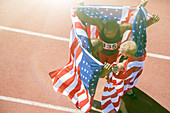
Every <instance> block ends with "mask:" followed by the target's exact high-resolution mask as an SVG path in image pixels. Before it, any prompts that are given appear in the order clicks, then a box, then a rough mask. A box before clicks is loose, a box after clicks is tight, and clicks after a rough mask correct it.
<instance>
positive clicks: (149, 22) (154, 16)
mask: <svg viewBox="0 0 170 113" xmlns="http://www.w3.org/2000/svg"><path fill="white" fill-rule="evenodd" d="M159 20H160V18H159V16H158V15H156V14H152V18H151V19H149V20H148V21H147V22H146V27H149V26H151V25H152V24H154V23H156V22H158V21H159Z"/></svg>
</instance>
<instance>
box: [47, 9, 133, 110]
mask: <svg viewBox="0 0 170 113" xmlns="http://www.w3.org/2000/svg"><path fill="white" fill-rule="evenodd" d="M133 10H136V8H134V9H133ZM71 19H72V24H73V25H72V28H71V32H70V43H69V48H70V60H69V62H68V64H66V66H64V67H63V68H61V69H58V70H55V71H53V72H50V77H51V78H52V83H53V88H54V90H55V91H57V92H60V93H62V94H63V95H66V96H68V97H69V98H70V99H71V101H72V102H73V103H74V104H75V105H76V106H77V107H79V108H80V110H81V111H82V112H85V113H87V112H88V111H89V110H90V109H91V107H92V103H93V97H94V95H95V90H96V86H97V82H98V79H99V77H100V74H101V72H102V70H103V67H104V65H103V64H102V63H101V62H99V60H101V59H99V57H98V52H99V51H101V50H102V49H101V48H103V45H102V44H103V42H102V44H101V43H100V42H99V39H97V40H98V41H97V42H99V45H100V46H97V48H98V47H99V48H98V50H96V48H95V47H94V50H93V49H92V48H93V47H92V46H93V44H94V45H95V41H94V40H93V39H90V37H89V34H88V28H87V26H86V24H84V23H83V22H82V21H81V20H80V19H79V18H78V16H77V15H76V13H75V12H74V11H73V10H72V11H71ZM93 41H94V43H93ZM100 41H101V40H100ZM97 45H98V44H97ZM101 46H102V47H101ZM100 58H101V57H100ZM97 59H98V60H97Z"/></svg>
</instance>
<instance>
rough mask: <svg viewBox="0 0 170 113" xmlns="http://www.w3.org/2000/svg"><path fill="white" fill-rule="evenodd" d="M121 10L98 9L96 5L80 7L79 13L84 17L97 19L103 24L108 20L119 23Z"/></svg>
mask: <svg viewBox="0 0 170 113" xmlns="http://www.w3.org/2000/svg"><path fill="white" fill-rule="evenodd" d="M122 10H123V9H121V8H117V7H115V8H114V7H113V6H112V8H109V7H107V8H105V7H98V5H89V7H87V8H83V7H80V8H79V11H80V12H84V13H85V14H86V15H88V16H90V17H91V18H92V17H93V18H97V19H100V20H103V21H104V22H106V21H108V20H109V19H114V20H116V21H120V19H121V16H122Z"/></svg>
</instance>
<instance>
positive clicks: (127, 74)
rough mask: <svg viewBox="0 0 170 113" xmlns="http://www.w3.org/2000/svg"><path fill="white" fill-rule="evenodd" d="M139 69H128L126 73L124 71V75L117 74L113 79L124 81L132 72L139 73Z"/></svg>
mask: <svg viewBox="0 0 170 113" xmlns="http://www.w3.org/2000/svg"><path fill="white" fill-rule="evenodd" d="M140 69H141V67H132V68H130V69H128V70H127V71H125V72H124V73H119V74H118V75H117V76H115V78H119V79H126V78H127V77H129V76H130V75H131V74H132V73H133V72H136V71H139V70H140Z"/></svg>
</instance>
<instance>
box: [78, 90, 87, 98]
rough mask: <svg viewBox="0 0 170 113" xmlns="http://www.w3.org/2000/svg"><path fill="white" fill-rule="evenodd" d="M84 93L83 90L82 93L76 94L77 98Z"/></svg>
mask: <svg viewBox="0 0 170 113" xmlns="http://www.w3.org/2000/svg"><path fill="white" fill-rule="evenodd" d="M84 93H85V91H84V90H83V91H81V92H80V93H77V96H78V97H79V96H80V95H82V94H84Z"/></svg>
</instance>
